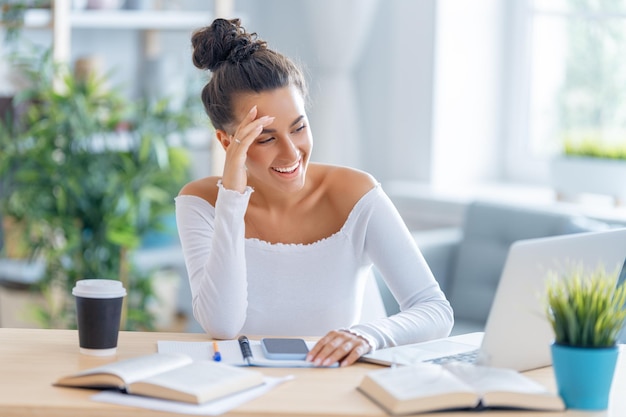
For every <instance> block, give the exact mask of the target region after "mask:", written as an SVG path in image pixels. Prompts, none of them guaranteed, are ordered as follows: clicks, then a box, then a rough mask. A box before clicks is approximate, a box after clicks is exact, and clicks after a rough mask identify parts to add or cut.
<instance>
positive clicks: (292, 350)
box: [261, 337, 309, 360]
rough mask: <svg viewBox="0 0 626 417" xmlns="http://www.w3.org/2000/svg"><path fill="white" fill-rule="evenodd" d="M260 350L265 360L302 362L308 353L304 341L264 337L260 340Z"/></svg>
mask: <svg viewBox="0 0 626 417" xmlns="http://www.w3.org/2000/svg"><path fill="white" fill-rule="evenodd" d="M261 348H262V349H263V354H264V355H265V357H266V358H267V359H278V360H304V359H306V355H307V353H309V348H308V346H307V345H306V343H305V342H304V339H283V338H271V337H266V338H263V339H261Z"/></svg>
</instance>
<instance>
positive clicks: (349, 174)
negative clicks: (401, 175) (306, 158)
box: [319, 165, 378, 212]
mask: <svg viewBox="0 0 626 417" xmlns="http://www.w3.org/2000/svg"><path fill="white" fill-rule="evenodd" d="M319 169H320V170H321V171H322V172H323V173H324V175H323V177H324V181H323V182H324V184H325V185H326V190H327V195H328V196H329V197H330V199H331V201H333V204H334V205H336V206H337V207H339V208H340V209H341V210H342V211H348V212H349V211H350V210H352V208H353V207H354V205H355V204H356V203H357V202H358V201H359V200H360V199H361V198H362V197H363V196H364V195H365V194H367V193H368V192H369V191H371V190H372V189H373V188H374V187H375V186H376V184H377V183H378V182H377V181H376V179H375V178H374V177H373V176H372V175H370V174H368V173H367V172H364V171H360V170H358V169H354V168H348V167H341V166H332V165H320V166H319Z"/></svg>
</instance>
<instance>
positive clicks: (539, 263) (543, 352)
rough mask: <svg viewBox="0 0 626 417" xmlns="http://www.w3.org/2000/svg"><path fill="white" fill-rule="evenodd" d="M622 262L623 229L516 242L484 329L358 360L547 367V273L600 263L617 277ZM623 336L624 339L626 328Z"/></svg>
mask: <svg viewBox="0 0 626 417" xmlns="http://www.w3.org/2000/svg"><path fill="white" fill-rule="evenodd" d="M625 262H626V228H620V229H613V230H608V231H602V232H588V233H577V234H569V235H559V236H552V237H545V238H537V239H528V240H519V241H517V242H515V243H513V245H511V247H510V249H509V252H508V255H507V259H506V262H505V265H504V269H503V270H502V275H501V277H500V281H499V283H498V288H497V290H496V294H495V297H494V300H493V304H492V305H491V309H490V311H489V317H488V318H487V323H486V325H485V331H484V333H482V332H478V333H469V334H465V335H458V336H452V337H448V338H444V339H438V340H432V341H428V342H422V343H416V344H410V345H403V346H397V347H392V348H387V349H380V350H378V351H374V352H372V353H369V354H366V355H364V356H363V357H361V360H362V361H364V362H371V363H377V364H382V365H394V364H398V365H411V364H415V363H418V362H434V363H442V362H444V361H447V360H448V358H449V357H450V356H451V357H452V358H453V359H454V360H461V361H466V362H473V363H476V364H480V365H485V366H494V367H503V368H510V369H515V370H517V371H526V370H529V369H535V368H540V367H543V366H548V365H551V361H552V360H551V354H550V344H551V343H552V341H553V340H554V335H553V332H552V328H551V327H550V324H549V322H548V320H547V318H546V316H545V308H544V304H543V303H544V300H543V299H542V296H543V294H544V293H545V285H546V283H545V280H546V275H547V272H548V271H556V272H566V271H567V270H568V269H569V268H571V267H572V266H574V265H582V266H583V267H584V268H585V270H587V271H592V270H595V269H596V268H597V267H598V266H600V265H602V266H604V268H605V269H606V270H607V271H611V272H613V271H616V272H619V271H620V270H621V273H620V280H621V279H626V277H625V274H626V273H625V272H624V264H625ZM622 335H623V337H624V338H625V339H626V331H622ZM464 356H465V358H464ZM468 358H469V359H468ZM464 359H468V360H464Z"/></svg>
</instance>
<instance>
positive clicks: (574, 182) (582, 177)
mask: <svg viewBox="0 0 626 417" xmlns="http://www.w3.org/2000/svg"><path fill="white" fill-rule="evenodd" d="M550 171H551V181H552V186H553V187H554V189H555V190H556V191H557V193H558V194H561V195H568V194H582V193H590V194H603V195H608V196H612V197H614V198H616V199H625V198H626V161H624V160H616V159H604V158H590V157H581V156H559V157H555V158H554V159H552V161H551V163H550Z"/></svg>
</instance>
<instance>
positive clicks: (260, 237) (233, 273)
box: [176, 19, 453, 366]
mask: <svg viewBox="0 0 626 417" xmlns="http://www.w3.org/2000/svg"><path fill="white" fill-rule="evenodd" d="M192 45H193V48H194V52H193V61H194V64H195V65H196V66H197V67H199V68H202V69H207V70H210V71H211V72H212V77H211V79H210V81H209V82H208V84H207V85H206V86H205V87H204V89H203V91H202V100H203V102H204V106H205V109H206V111H207V114H208V115H209V117H210V119H211V122H212V123H213V126H214V128H215V130H216V135H217V139H218V140H219V141H220V143H221V145H222V147H223V148H224V149H225V151H226V157H225V165H224V172H223V175H222V176H221V177H208V178H203V179H200V180H197V181H193V182H191V183H189V184H187V185H186V186H185V187H184V188H183V189H182V190H181V192H180V194H179V196H178V197H177V198H176V216H177V223H178V230H179V235H180V239H181V242H182V247H183V252H184V255H185V261H186V265H187V270H188V273H189V279H190V285H191V291H192V296H193V311H194V316H195V318H196V319H197V320H198V322H199V323H200V324H201V325H202V327H203V328H204V330H205V331H206V332H207V333H208V334H210V335H211V336H212V337H214V338H225V339H230V338H234V337H236V336H237V335H238V334H242V333H248V334H256V335H280V336H296V335H307V336H323V337H322V338H321V339H320V340H319V342H318V343H317V344H316V345H315V347H314V348H313V349H311V351H310V353H309V355H308V357H307V359H308V360H310V361H312V362H314V363H315V364H316V365H321V366H328V365H331V364H334V363H335V362H339V363H340V365H341V366H345V365H349V364H351V363H353V362H354V361H356V360H357V359H358V358H359V357H360V356H361V355H363V354H365V353H367V352H369V351H371V350H373V349H378V348H382V347H388V346H395V345H400V344H406V343H413V342H418V341H422V340H427V339H432V338H437V337H445V336H446V335H448V333H449V332H450V329H451V327H452V322H453V319H452V310H451V308H450V305H449V303H448V301H447V300H446V298H445V296H444V295H443V293H442V292H441V290H440V288H439V286H438V284H437V282H436V281H435V279H434V278H433V276H432V273H431V272H430V269H429V268H428V266H427V265H426V263H425V261H424V259H423V257H422V255H421V253H420V252H419V250H418V248H417V247H416V245H415V243H414V242H413V240H412V238H411V235H410V233H409V232H408V230H407V228H406V226H405V225H404V223H403V221H402V219H401V218H400V216H399V214H398V212H397V211H396V209H395V208H394V206H393V205H392V203H391V201H390V200H389V198H388V197H387V196H386V195H385V194H384V192H383V190H382V189H381V186H380V185H379V184H378V183H377V182H376V181H375V180H374V179H373V178H372V177H371V176H370V175H368V174H366V173H364V172H360V171H357V170H354V169H350V168H344V167H337V166H329V165H322V164H318V163H312V162H310V158H311V150H312V145H313V141H312V133H311V128H310V126H309V122H308V119H307V116H306V111H305V97H306V85H305V81H304V78H303V76H302V73H301V72H300V70H299V69H298V68H297V67H296V66H295V65H294V63H293V62H292V61H291V60H289V59H287V58H286V57H284V56H283V55H281V54H279V53H277V52H275V51H272V50H270V49H268V47H267V44H266V43H265V42H264V41H261V40H259V39H257V37H256V34H249V33H246V32H245V30H244V29H243V28H242V27H241V26H240V22H239V20H238V19H234V20H224V19H216V20H215V21H214V22H213V23H212V25H211V26H209V27H206V28H204V29H202V30H200V31H198V32H196V33H195V34H194V35H193V37H192ZM334 139H335V140H341V138H334ZM373 264H375V265H376V266H377V268H378V269H379V270H380V271H381V273H382V274H383V276H384V279H385V281H386V282H387V284H388V286H389V287H390V289H391V291H392V292H393V294H394V296H395V297H396V299H397V300H398V302H399V304H400V307H401V310H402V311H401V312H400V313H399V314H397V315H395V316H392V317H388V318H383V319H379V320H376V321H374V322H370V323H364V324H358V320H359V314H360V311H361V307H362V305H361V304H362V300H363V291H364V286H365V281H366V277H367V276H368V274H369V272H370V269H371V267H372V265H373Z"/></svg>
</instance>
